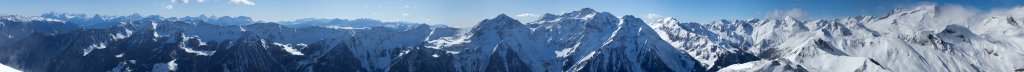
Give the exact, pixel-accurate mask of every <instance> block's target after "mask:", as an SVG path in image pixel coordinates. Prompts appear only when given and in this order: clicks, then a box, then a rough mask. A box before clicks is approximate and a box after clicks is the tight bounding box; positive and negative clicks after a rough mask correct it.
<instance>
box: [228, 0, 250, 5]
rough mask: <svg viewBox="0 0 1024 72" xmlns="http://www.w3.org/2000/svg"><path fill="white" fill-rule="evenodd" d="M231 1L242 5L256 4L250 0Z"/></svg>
mask: <svg viewBox="0 0 1024 72" xmlns="http://www.w3.org/2000/svg"><path fill="white" fill-rule="evenodd" d="M231 3H235V4H242V5H256V3H252V0H231Z"/></svg>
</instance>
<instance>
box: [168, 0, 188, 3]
mask: <svg viewBox="0 0 1024 72" xmlns="http://www.w3.org/2000/svg"><path fill="white" fill-rule="evenodd" d="M171 2H173V3H188V0H171Z"/></svg>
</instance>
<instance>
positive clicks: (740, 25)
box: [0, 6, 1024, 72]
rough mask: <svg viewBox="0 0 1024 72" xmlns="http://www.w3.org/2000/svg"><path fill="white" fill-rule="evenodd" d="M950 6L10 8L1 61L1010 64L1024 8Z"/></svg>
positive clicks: (51, 68) (31, 64)
mask: <svg viewBox="0 0 1024 72" xmlns="http://www.w3.org/2000/svg"><path fill="white" fill-rule="evenodd" d="M940 12H941V11H940V10H938V9H937V6H918V7H915V8H907V9H896V10H893V11H892V13H890V14H888V15H885V16H879V17H876V16H857V17H844V18H840V19H834V20H797V19H795V18H783V19H769V20H761V19H750V20H720V21H714V22H710V23H685V22H679V21H677V19H675V18H662V19H658V20H656V21H655V22H644V20H641V19H640V18H637V17H634V16H632V15H623V16H621V17H620V16H616V15H613V14H612V13H609V12H600V11H596V10H594V9H590V8H584V9H581V10H578V11H572V12H569V13H563V14H557V15H556V14H545V15H543V16H541V17H542V18H540V19H539V20H535V21H519V20H516V19H513V18H511V17H509V16H507V15H505V14H500V15H498V16H496V17H494V18H491V19H485V20H483V21H481V22H480V23H479V24H477V25H476V26H474V27H472V28H452V27H447V26H443V25H427V24H422V23H408V22H381V21H378V20H372V19H353V20H348V19H312V18H310V19H299V20H295V21H284V22H260V21H253V20H252V19H251V18H249V17H245V16H238V17H228V16H224V17H213V16H199V17H182V18H176V17H170V18H167V17H161V16H156V15H151V16H145V17H144V16H141V15H138V14H134V15H129V16H102V15H93V16H88V15H83V14H58V13H47V14H44V15H42V16H17V15H3V16H0V35H3V36H5V37H4V38H0V63H2V64H3V65H7V66H9V67H12V68H15V69H18V70H23V71H29V72H36V71H41V72H67V71H72V72H82V71H84V72H104V71H109V72H124V71H155V72H166V71H181V72H207V71H231V72H249V71H271V72H299V71H318V72H320V71H328V72H337V71H342V72H350V71H364V72H367V71H368V72H382V71H388V72H408V71H416V72H526V71H529V72H558V71H562V72H707V71H725V72H733V71H743V72H746V71H801V72H804V71H811V72H849V71H869V72H884V71H896V72H906V71H911V72H914V71H924V72H947V71H953V72H973V71H995V72H1007V71H1013V70H1019V69H1022V68H1024V35H1022V33H1024V31H1022V29H1024V28H1022V27H1024V26H1021V25H1022V23H1024V18H1021V17H1024V16H993V17H988V18H986V19H984V20H982V21H980V22H979V23H950V22H947V21H943V20H944V18H941V17H942V14H939V13H940Z"/></svg>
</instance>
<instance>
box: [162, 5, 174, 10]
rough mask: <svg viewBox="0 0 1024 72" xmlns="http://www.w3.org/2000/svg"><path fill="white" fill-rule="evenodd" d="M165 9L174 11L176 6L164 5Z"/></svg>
mask: <svg viewBox="0 0 1024 72" xmlns="http://www.w3.org/2000/svg"><path fill="white" fill-rule="evenodd" d="M164 9H167V10H171V9H174V5H170V4H168V5H164Z"/></svg>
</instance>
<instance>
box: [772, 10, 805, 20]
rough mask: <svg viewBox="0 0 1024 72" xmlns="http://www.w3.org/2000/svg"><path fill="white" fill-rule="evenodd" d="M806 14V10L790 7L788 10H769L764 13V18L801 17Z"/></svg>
mask: <svg viewBox="0 0 1024 72" xmlns="http://www.w3.org/2000/svg"><path fill="white" fill-rule="evenodd" d="M806 14H807V12H804V11H803V10H801V9H800V8H792V9H789V10H774V11H771V12H767V13H765V18H767V19H780V18H786V17H791V18H801V17H804V15H806Z"/></svg>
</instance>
